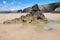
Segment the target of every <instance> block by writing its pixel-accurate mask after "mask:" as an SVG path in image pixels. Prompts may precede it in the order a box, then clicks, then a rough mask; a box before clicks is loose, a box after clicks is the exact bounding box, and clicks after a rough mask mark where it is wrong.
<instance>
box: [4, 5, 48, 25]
mask: <svg viewBox="0 0 60 40" xmlns="http://www.w3.org/2000/svg"><path fill="white" fill-rule="evenodd" d="M41 22H47V19H46V18H45V16H44V15H43V14H42V12H41V11H40V9H39V6H38V5H37V4H35V5H34V6H33V7H32V11H31V12H30V14H27V15H25V16H23V15H22V16H21V17H20V18H16V19H13V20H10V21H4V22H3V23H4V24H5V23H41Z"/></svg>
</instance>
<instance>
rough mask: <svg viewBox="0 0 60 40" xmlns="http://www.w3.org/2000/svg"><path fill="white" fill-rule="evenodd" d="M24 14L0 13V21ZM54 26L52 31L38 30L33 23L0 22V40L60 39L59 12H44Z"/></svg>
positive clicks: (49, 24) (50, 24)
mask: <svg viewBox="0 0 60 40" xmlns="http://www.w3.org/2000/svg"><path fill="white" fill-rule="evenodd" d="M21 15H26V14H0V23H2V22H3V21H5V20H11V19H14V18H18V17H20V16H21ZM44 15H45V16H46V17H47V19H48V20H49V23H48V24H47V25H46V26H47V27H48V26H51V27H53V28H54V30H53V31H40V28H39V27H38V26H35V25H25V24H0V40H60V22H59V21H60V14H50V13H45V14H44Z"/></svg>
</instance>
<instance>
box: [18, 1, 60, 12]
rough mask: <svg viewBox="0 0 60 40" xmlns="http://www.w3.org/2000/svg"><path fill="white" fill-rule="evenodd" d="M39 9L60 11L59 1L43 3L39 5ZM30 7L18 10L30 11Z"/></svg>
mask: <svg viewBox="0 0 60 40" xmlns="http://www.w3.org/2000/svg"><path fill="white" fill-rule="evenodd" d="M39 9H40V10H41V11H42V12H60V2H56V3H51V4H45V5H39ZM31 10H32V7H28V8H25V9H24V10H22V11H21V10H20V11H18V12H24V13H25V12H31Z"/></svg>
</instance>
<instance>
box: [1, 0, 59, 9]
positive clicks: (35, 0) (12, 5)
mask: <svg viewBox="0 0 60 40" xmlns="http://www.w3.org/2000/svg"><path fill="white" fill-rule="evenodd" d="M54 2H60V0H0V10H19V9H24V8H26V7H29V6H32V5H34V4H39V5H43V4H49V3H54Z"/></svg>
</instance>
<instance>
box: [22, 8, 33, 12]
mask: <svg viewBox="0 0 60 40" xmlns="http://www.w3.org/2000/svg"><path fill="white" fill-rule="evenodd" d="M31 10H32V7H28V8H25V9H24V10H23V11H22V12H23V13H26V12H31Z"/></svg>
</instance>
